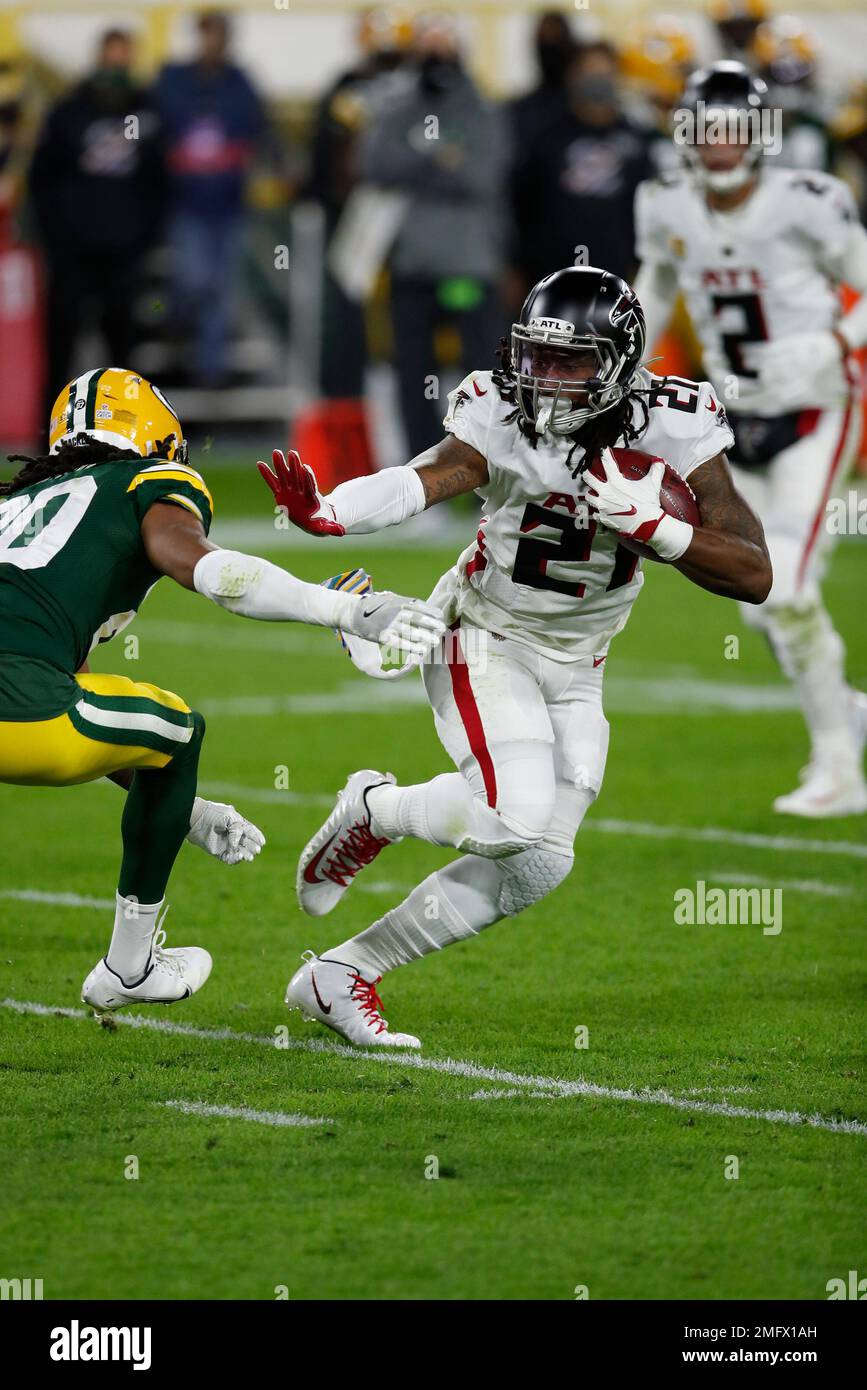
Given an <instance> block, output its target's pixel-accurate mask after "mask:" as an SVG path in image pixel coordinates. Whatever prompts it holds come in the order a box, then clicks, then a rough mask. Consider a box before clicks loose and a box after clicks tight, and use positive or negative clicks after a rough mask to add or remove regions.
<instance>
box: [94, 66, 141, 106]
mask: <svg viewBox="0 0 867 1390" xmlns="http://www.w3.org/2000/svg"><path fill="white" fill-rule="evenodd" d="M90 90H91V92H92V93H93V97H94V99H95V101H96V102H97V103H98V104H99V105H100V106H102V107H104V108H105V109H106V110H107V111H118V110H121V109H122V108H123V107H125V106H126V104H127V101H128V98H129V94H130V91H131V90H132V79H131V77H130V75H129V73H128V72H127V71H126V69H125V68H105V69H103V70H102V71H100V72H95V73H94V75H93V77H92V78H91V79H90Z"/></svg>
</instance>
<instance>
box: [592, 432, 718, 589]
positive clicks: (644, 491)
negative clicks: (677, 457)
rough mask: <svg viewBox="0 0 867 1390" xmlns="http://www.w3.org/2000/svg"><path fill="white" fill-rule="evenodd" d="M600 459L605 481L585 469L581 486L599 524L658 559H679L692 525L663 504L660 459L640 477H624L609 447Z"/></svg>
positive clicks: (688, 542) (662, 471)
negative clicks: (643, 547)
mask: <svg viewBox="0 0 867 1390" xmlns="http://www.w3.org/2000/svg"><path fill="white" fill-rule="evenodd" d="M600 459H601V463H602V470H603V472H604V474H605V481H604V482H603V481H602V480H601V479H599V478H595V477H594V476H593V474H592V473H585V474H584V487H585V491H586V494H587V497H588V499H589V502H590V507H591V510H592V511H593V513H594V514H595V515H596V516H597V517H598V518H599V520H600V521H601V522H602V525H603V526H607V527H608V528H609V530H611V531H616V532H617V534H618V535H619V536H625V537H628V538H629V539H630V540H635V541H641V542H643V544H644V545H649V546H650V548H651V550H655V551H656V553H657V555H658V556H659V558H660V559H661V560H668V561H671V560H679V559H680V557H681V555H683V553H684V551H685V550H687V549H688V547H689V545H690V542H691V541H692V527H691V526H690V524H689V522H688V521H679V520H678V518H677V517H674V516H669V515H668V514H667V513H666V512H665V511H664V510H663V508H662V503H661V502H660V500H659V489H660V487H661V486H662V479H663V477H664V476H665V464H664V463H663V462H662V460H661V459H658V460H657V462H656V463H654V464H651V466H650V468H649V470H648V472H647V473H646V474H645V475H644V477H643V478H625V477H624V476H623V474H622V473H621V472H620V469H619V468H618V467H617V460H616V458H615V457H614V455H613V454H612V452H611V450H610V449H603V450H602V453H601V455H600Z"/></svg>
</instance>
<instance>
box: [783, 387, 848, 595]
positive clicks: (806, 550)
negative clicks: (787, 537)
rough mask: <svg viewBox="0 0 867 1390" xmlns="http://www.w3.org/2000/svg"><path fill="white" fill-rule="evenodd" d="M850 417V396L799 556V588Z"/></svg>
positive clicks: (834, 475)
mask: <svg viewBox="0 0 867 1390" xmlns="http://www.w3.org/2000/svg"><path fill="white" fill-rule="evenodd" d="M851 418H852V398H851V396H850V397H849V400H848V402H847V404H846V413H845V414H844V416H843V427H842V429H841V430H840V438H839V439H838V440H837V447H836V449H835V450H834V457H833V458H832V460H831V467H830V468H829V470H828V477H827V479H826V480H825V487H824V490H823V492H822V500H821V502H820V503H819V507H818V510H817V512H816V515H815V516H814V517H813V525H812V526H811V527H810V534H809V536H808V537H807V544H806V545H805V546H804V553H803V555H802V556H801V562H800V564H799V565H798V577H797V580H796V586H797V588H800V587H801V585H802V584H803V582H804V574H805V572H806V569H807V563H808V561H809V559H810V556H811V554H812V553H813V546H814V545H815V544H816V537H817V536H818V534H819V527H820V526H821V524H822V517H823V516H824V515H825V508H826V506H827V505H828V498H829V497H830V495H831V488H832V487H833V486H834V478H835V477H836V474H837V469H838V468H839V466H840V458H841V455H842V453H843V446H844V444H845V443H846V436H847V435H848V433H849V421H850V419H851Z"/></svg>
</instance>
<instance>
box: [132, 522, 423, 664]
mask: <svg viewBox="0 0 867 1390" xmlns="http://www.w3.org/2000/svg"><path fill="white" fill-rule="evenodd" d="M141 531H142V539H143V540H144V546H145V551H146V553H147V557H148V559H149V560H150V562H151V564H152V565H153V567H154V569H155V570H157V571H158V573H160V574H164V575H167V576H168V578H170V579H174V580H175V582H176V583H177V584H180V585H181V586H182V587H183V588H185V589H193V590H195V591H196V592H197V593H200V594H204V596H205V597H206V598H209V599H211V600H212V601H213V602H214V603H216V604H218V605H219V606H220V607H221V608H227V609H228V610H229V612H230V613H237V614H239V615H240V616H241V617H245V618H258V619H260V620H262V621H265V622H303V623H313V624H314V625H316V626H318V627H336V628H342V630H343V631H344V632H350V633H354V634H355V636H357V637H365V638H367V639H368V640H369V641H372V642H386V643H389V644H392V645H395V646H399V647H401V648H402V649H403V650H405V651H407V652H409V653H410V654H411V655H413V656H419V657H424V656H426V655H427V654H428V652H429V651H430V650H431V649H432V647H433V646H435V645H436V643H437V642H438V641H439V640H440V638H441V637H442V635H443V633H444V631H445V625H444V623H443V621H442V618H441V617H440V614H439V613H438V612H437V610H436V609H435V608H432V607H431V606H430V605H429V604H427V603H423V602H422V601H421V600H420V599H415V598H403V597H402V596H401V595H399V594H392V593H371V594H365V595H358V594H352V593H346V592H344V591H342V590H339V589H326V588H323V587H322V586H321V585H319V584H305V583H304V581H303V580H301V579H296V577H295V575H294V574H289V572H288V571H287V570H284V569H281V568H280V567H279V566H278V565H272V564H271V563H270V562H269V561H268V560H261V559H259V558H258V557H257V556H255V555H244V554H242V553H241V552H240V551H237V550H221V549H220V548H219V547H218V546H215V545H213V544H212V543H211V541H209V540H208V538H207V537H206V535H205V532H204V528H203V526H202V524H201V522H200V521H199V519H198V517H194V516H193V515H192V514H191V513H190V512H186V511H182V510H181V509H180V508H179V507H176V506H173V505H172V504H171V503H165V502H157V503H154V505H153V506H152V507H151V508H150V509H149V510H148V512H147V513H146V515H145V518H144V521H143V522H142V527H141Z"/></svg>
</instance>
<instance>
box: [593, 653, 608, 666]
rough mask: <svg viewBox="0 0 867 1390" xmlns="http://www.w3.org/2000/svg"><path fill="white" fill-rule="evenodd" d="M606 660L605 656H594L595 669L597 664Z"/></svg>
mask: <svg viewBox="0 0 867 1390" xmlns="http://www.w3.org/2000/svg"><path fill="white" fill-rule="evenodd" d="M605 655H606V656H607V655H608V653H607V652H606V654H605ZM604 660H605V657H604V656H594V658H593V670H594V671H595V670H596V668H597V666H601V665H602V663H603V661H604Z"/></svg>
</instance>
